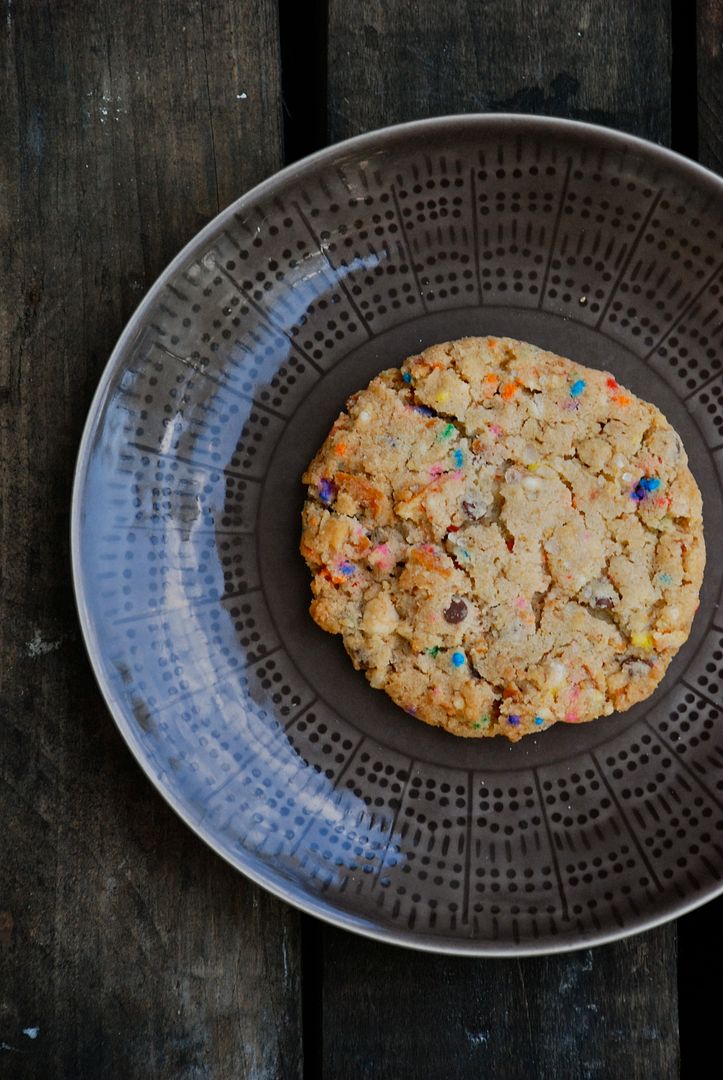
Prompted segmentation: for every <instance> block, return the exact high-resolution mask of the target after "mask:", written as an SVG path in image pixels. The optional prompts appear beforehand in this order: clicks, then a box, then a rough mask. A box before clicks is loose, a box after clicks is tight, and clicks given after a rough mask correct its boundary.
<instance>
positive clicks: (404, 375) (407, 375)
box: [402, 371, 412, 383]
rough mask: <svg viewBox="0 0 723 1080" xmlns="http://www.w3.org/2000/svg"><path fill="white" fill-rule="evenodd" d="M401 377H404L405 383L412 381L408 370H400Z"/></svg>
mask: <svg viewBox="0 0 723 1080" xmlns="http://www.w3.org/2000/svg"><path fill="white" fill-rule="evenodd" d="M402 378H403V379H404V381H405V382H406V383H410V382H411V381H412V376H411V375H410V373H409V372H408V371H403V372H402Z"/></svg>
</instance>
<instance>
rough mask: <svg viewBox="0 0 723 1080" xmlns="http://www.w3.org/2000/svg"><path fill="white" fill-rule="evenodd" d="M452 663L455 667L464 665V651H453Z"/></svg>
mask: <svg viewBox="0 0 723 1080" xmlns="http://www.w3.org/2000/svg"><path fill="white" fill-rule="evenodd" d="M452 663H453V664H454V666H455V667H462V664H463V663H464V653H463V652H453V653H452Z"/></svg>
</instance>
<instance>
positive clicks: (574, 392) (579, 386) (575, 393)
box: [570, 379, 585, 397]
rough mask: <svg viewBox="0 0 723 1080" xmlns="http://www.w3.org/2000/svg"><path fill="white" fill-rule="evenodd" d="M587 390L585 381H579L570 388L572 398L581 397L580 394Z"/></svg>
mask: <svg viewBox="0 0 723 1080" xmlns="http://www.w3.org/2000/svg"><path fill="white" fill-rule="evenodd" d="M584 389H585V380H584V379H577V380H576V381H575V382H574V383H573V384H572V386H571V387H570V397H580V394H581V393H582V392H583V390H584Z"/></svg>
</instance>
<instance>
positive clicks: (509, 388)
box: [500, 382, 520, 401]
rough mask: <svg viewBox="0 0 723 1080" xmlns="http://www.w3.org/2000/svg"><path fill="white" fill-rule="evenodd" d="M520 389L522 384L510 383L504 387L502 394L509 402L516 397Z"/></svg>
mask: <svg viewBox="0 0 723 1080" xmlns="http://www.w3.org/2000/svg"><path fill="white" fill-rule="evenodd" d="M519 389H520V384H519V383H518V382H508V383H505V385H504V386H503V387H502V389H501V390H500V394H501V395H502V397H503V398H504V399H505V400H506V401H509V399H510V398H513V397H514V396H515V394H516V393H517V391H518V390H519Z"/></svg>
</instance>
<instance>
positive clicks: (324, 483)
mask: <svg viewBox="0 0 723 1080" xmlns="http://www.w3.org/2000/svg"><path fill="white" fill-rule="evenodd" d="M335 497H336V484H335V483H334V481H333V480H325V479H324V478H323V477H322V479H321V480H320V481H319V498H320V499H321V501H322V502H324V503H330V502H333V501H334V499H335Z"/></svg>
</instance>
